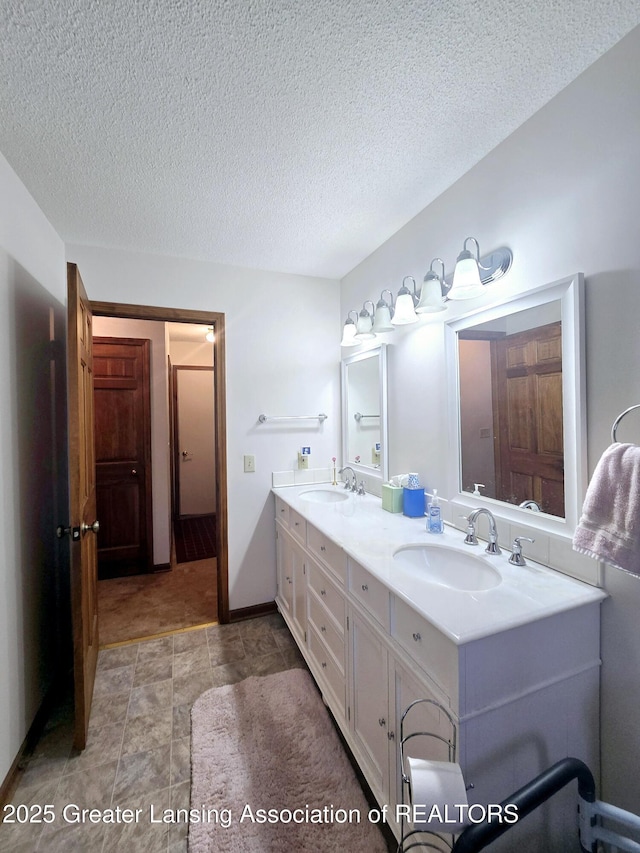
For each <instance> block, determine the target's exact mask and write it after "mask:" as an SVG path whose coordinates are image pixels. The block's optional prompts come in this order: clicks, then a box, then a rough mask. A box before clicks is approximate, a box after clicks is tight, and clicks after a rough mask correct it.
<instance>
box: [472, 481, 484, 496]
mask: <svg viewBox="0 0 640 853" xmlns="http://www.w3.org/2000/svg"><path fill="white" fill-rule="evenodd" d="M484 488H485V485H484V483H474V484H473V496H474V498H481V497H482V495H481V494H480V489H484Z"/></svg>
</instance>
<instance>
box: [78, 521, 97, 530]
mask: <svg viewBox="0 0 640 853" xmlns="http://www.w3.org/2000/svg"><path fill="white" fill-rule="evenodd" d="M80 527H81V530H82V532H83V533H89V531H91V532H92V533H97V532H98V531H99V530H100V522H99V521H94V522H93V524H85V523H84V521H83V522H82V524H81V526H80Z"/></svg>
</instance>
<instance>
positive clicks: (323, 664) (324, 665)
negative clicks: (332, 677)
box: [321, 660, 327, 669]
mask: <svg viewBox="0 0 640 853" xmlns="http://www.w3.org/2000/svg"><path fill="white" fill-rule="evenodd" d="M321 666H322V668H323V669H326V668H327V662H326V660H323V661H322V664H321Z"/></svg>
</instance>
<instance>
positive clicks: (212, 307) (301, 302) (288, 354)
mask: <svg viewBox="0 0 640 853" xmlns="http://www.w3.org/2000/svg"><path fill="white" fill-rule="evenodd" d="M67 256H68V259H69V260H70V261H71V260H72V261H74V262H76V263H77V264H78V267H79V269H80V273H81V275H82V278H83V281H84V284H85V287H86V290H87V294H88V296H89V298H90V299H94V300H99V301H105V302H118V303H133V304H137V305H154V306H160V307H168V308H185V309H192V310H200V311H219V312H223V313H224V314H225V318H226V356H227V364H226V385H227V457H228V459H227V461H228V471H227V477H228V506H229V598H230V607H231V609H232V610H234V609H237V608H241V607H249V606H251V605H253V604H260V603H262V602H266V601H273V599H274V597H275V590H276V572H275V538H274V527H273V502H272V498H271V496H270V491H269V490H270V488H271V472H272V471H281V470H286V469H291V468H293V467H294V462H295V460H296V459H297V452H298V447H299V446H300V445H302V444H305V445H308V444H311V445H312V452H313V457H312V458H313V464H314V466H317V467H320V465H323V464H327V465H328V464H329V460H330V459H331V457H332V456H337V457H339V456H340V453H339V447H340V392H339V389H340V378H339V358H340V352H339V337H338V334H339V328H340V316H339V285H338V282H336V281H332V280H328V279H318V278H308V277H305V276H294V275H283V274H280V273H270V272H263V271H257V270H246V269H239V268H237V267H228V266H223V265H220V264H213V263H207V262H204V261H192V260H186V259H181V258H168V257H161V256H157V255H147V254H143V253H137V252H120V251H112V250H108V249H102V248H97V247H87V246H68V247H67ZM316 412H326V413H327V414H328V416H329V417H328V419H327V420H326V421H325V422H324V424H322V425H318V424H317V423H316V422H312V423H308V424H307V423H304V425H300V424H296V423H295V422H293V423H292V424H286V423H282V422H280V423H277V424H276V423H272V424H259V423H258V415H259V414H261V413H265V414H271V415H297V414H303V415H304V414H310V413H316ZM245 453H253V454H255V456H256V472H255V473H253V474H244V473H243V454H245Z"/></svg>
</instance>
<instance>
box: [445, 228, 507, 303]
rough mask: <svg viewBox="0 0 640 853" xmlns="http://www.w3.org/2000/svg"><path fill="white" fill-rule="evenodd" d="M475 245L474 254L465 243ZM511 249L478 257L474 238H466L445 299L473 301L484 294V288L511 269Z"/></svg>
mask: <svg viewBox="0 0 640 853" xmlns="http://www.w3.org/2000/svg"><path fill="white" fill-rule="evenodd" d="M469 242H473V243H474V244H475V254H474V253H472V252H470V251H469V249H467V243H469ZM512 261H513V255H512V253H511V249H507V248H505V247H503V248H500V249H496V250H495V251H494V252H492V253H491V254H490V255H485V256H484V257H483V258H481V257H480V246H479V244H478V241H477V240H476V238H475V237H467V238H466V239H465V241H464V243H463V246H462V251H461V252H460V254H459V255H458V259H457V261H456V268H455V270H454V273H453V282H452V284H451V287H450V288H449V290H448V292H447V299H452V300H458V299H474V298H475V297H476V296H482V294H483V293H485V287H486V286H487V285H488V284H491V283H492V282H493V281H496V279H498V278H501V277H502V276H503V275H504V274H505V273H506V272H508V270H509V268H510V267H511V262H512Z"/></svg>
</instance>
